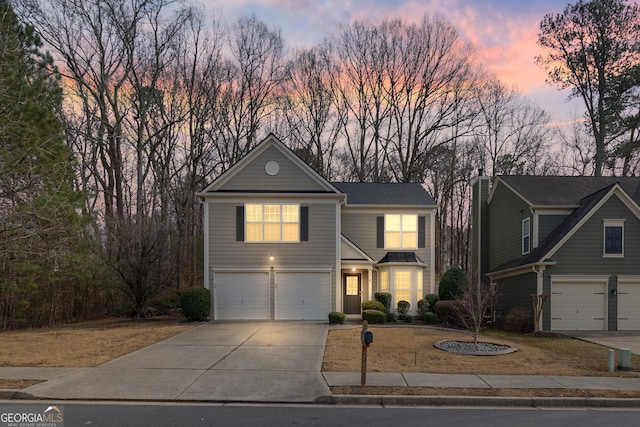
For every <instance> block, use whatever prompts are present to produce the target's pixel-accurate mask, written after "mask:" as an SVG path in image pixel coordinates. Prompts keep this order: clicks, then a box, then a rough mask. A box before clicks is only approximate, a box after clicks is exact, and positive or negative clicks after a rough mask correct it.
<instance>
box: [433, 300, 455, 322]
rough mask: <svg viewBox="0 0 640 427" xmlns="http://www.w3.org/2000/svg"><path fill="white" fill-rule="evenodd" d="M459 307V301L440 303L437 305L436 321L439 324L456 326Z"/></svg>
mask: <svg viewBox="0 0 640 427" xmlns="http://www.w3.org/2000/svg"><path fill="white" fill-rule="evenodd" d="M457 305H458V302H457V301H438V302H437V304H436V320H437V321H438V323H444V324H447V325H455V324H456V321H457V320H456V319H457V318H458V317H457V314H456V306H457Z"/></svg>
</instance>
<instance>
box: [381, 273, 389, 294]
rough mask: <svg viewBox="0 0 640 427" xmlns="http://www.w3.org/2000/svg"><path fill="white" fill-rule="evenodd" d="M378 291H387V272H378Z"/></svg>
mask: <svg viewBox="0 0 640 427" xmlns="http://www.w3.org/2000/svg"><path fill="white" fill-rule="evenodd" d="M380 292H389V272H388V271H381V272H380Z"/></svg>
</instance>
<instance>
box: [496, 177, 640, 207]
mask: <svg viewBox="0 0 640 427" xmlns="http://www.w3.org/2000/svg"><path fill="white" fill-rule="evenodd" d="M499 178H500V179H501V180H502V181H504V182H505V183H506V184H508V185H509V186H510V187H511V188H513V189H514V190H515V191H517V192H518V193H519V194H520V195H521V196H522V197H524V198H525V199H526V200H527V201H528V202H529V203H530V204H531V205H533V206H577V205H579V204H580V201H581V200H582V199H583V198H585V197H587V196H588V195H590V194H594V193H596V192H598V191H599V190H601V189H603V188H605V187H609V186H611V185H613V184H615V183H619V184H620V187H622V189H623V190H624V191H625V192H626V193H627V194H628V195H629V196H630V197H631V198H632V199H633V200H634V201H635V202H636V203H638V204H640V177H611V176H601V177H594V176H532V175H503V176H500V177H499Z"/></svg>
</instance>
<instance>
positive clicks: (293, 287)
mask: <svg viewBox="0 0 640 427" xmlns="http://www.w3.org/2000/svg"><path fill="white" fill-rule="evenodd" d="M330 286H331V273H330V272H328V271H326V272H277V273H276V309H275V314H276V319H277V320H326V319H327V315H328V314H329V312H330V311H331V310H330V307H331V302H330V295H331V288H330Z"/></svg>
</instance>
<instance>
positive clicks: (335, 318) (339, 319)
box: [329, 311, 347, 325]
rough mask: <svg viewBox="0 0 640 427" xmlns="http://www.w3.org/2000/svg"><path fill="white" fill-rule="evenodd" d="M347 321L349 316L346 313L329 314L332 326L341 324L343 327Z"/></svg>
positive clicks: (333, 312)
mask: <svg viewBox="0 0 640 427" xmlns="http://www.w3.org/2000/svg"><path fill="white" fill-rule="evenodd" d="M345 320H347V315H346V314H344V313H341V312H339V311H332V312H331V313H329V323H331V324H334V323H339V324H341V325H342V324H343V323H344V321H345Z"/></svg>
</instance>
